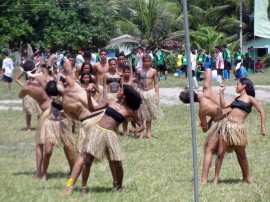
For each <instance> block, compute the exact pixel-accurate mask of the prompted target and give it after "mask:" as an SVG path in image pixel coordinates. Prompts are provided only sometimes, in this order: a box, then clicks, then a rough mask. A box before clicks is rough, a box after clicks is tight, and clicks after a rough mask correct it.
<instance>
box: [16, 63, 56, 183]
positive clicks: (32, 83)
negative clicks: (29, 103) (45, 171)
mask: <svg viewBox="0 0 270 202" xmlns="http://www.w3.org/2000/svg"><path fill="white" fill-rule="evenodd" d="M23 68H24V71H25V72H26V73H27V75H28V78H29V80H28V82H26V83H25V84H24V85H23V86H22V89H21V92H20V94H19V97H20V98H24V97H25V96H26V95H29V96H31V97H32V98H34V99H35V100H36V101H37V103H38V104H39V106H40V108H41V110H42V113H41V115H40V118H39V121H38V127H37V132H36V138H37V139H38V136H39V135H40V130H41V127H42V124H43V121H44V120H45V118H46V117H47V116H48V114H49V112H50V106H51V101H52V100H51V98H50V97H49V96H48V95H47V94H46V92H45V90H44V88H43V87H42V83H41V82H40V81H38V80H37V79H36V68H35V64H34V63H33V62H31V61H28V62H25V63H24V65H23ZM42 161H43V145H41V144H38V143H37V144H36V173H35V175H34V178H40V177H41V165H42Z"/></svg>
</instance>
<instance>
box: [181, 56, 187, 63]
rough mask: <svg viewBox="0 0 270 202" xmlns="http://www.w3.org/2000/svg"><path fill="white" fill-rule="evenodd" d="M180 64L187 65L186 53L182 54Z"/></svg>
mask: <svg viewBox="0 0 270 202" xmlns="http://www.w3.org/2000/svg"><path fill="white" fill-rule="evenodd" d="M182 65H188V60H187V55H183V56H182Z"/></svg>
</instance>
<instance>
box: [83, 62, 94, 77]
mask: <svg viewBox="0 0 270 202" xmlns="http://www.w3.org/2000/svg"><path fill="white" fill-rule="evenodd" d="M86 65H89V66H90V74H93V67H92V65H91V63H90V62H84V63H82V67H81V72H83V71H84V70H83V68H84V66H86Z"/></svg>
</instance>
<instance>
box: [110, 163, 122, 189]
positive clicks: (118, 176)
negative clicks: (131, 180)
mask: <svg viewBox="0 0 270 202" xmlns="http://www.w3.org/2000/svg"><path fill="white" fill-rule="evenodd" d="M110 166H112V167H113V170H114V171H115V173H114V174H115V176H113V178H116V184H115V183H114V188H116V189H117V190H120V189H122V184H123V177H124V171H123V166H122V162H121V161H110ZM114 180H115V179H114ZM114 182H115V181H114Z"/></svg>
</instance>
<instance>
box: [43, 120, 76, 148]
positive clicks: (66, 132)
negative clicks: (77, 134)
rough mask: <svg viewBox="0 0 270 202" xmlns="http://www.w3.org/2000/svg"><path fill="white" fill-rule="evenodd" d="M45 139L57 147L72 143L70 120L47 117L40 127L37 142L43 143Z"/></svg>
mask: <svg viewBox="0 0 270 202" xmlns="http://www.w3.org/2000/svg"><path fill="white" fill-rule="evenodd" d="M45 139H47V140H48V141H49V142H50V143H51V144H53V145H55V146H59V147H63V146H65V145H70V144H72V145H73V144H74V139H73V133H72V120H71V119H70V118H65V119H63V120H50V119H48V118H47V119H46V120H45V121H44V123H43V126H42V128H41V136H40V142H39V144H45Z"/></svg>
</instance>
